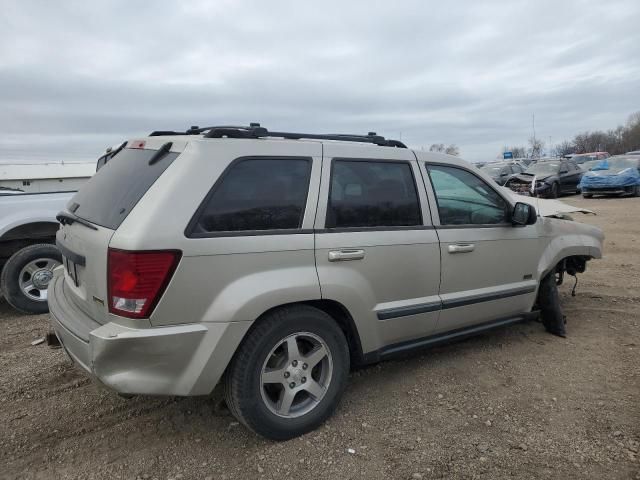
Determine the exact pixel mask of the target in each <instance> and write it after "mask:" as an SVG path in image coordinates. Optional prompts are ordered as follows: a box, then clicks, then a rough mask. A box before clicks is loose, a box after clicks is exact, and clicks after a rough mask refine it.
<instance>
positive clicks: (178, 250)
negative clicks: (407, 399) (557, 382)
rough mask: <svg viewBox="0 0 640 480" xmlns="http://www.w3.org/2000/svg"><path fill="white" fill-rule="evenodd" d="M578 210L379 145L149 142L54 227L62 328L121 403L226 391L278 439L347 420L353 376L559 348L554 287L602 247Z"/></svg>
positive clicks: (226, 136) (457, 165)
mask: <svg viewBox="0 0 640 480" xmlns="http://www.w3.org/2000/svg"><path fill="white" fill-rule="evenodd" d="M211 159H215V161H211ZM578 211H584V210H581V209H576V208H574V207H571V206H569V205H566V204H563V203H561V202H557V201H555V202H553V201H544V200H540V199H536V198H530V197H524V196H520V195H516V194H515V193H513V192H511V191H510V190H508V189H505V188H503V187H500V186H498V185H496V183H495V182H494V181H493V180H492V179H491V177H489V176H488V175H486V174H485V173H483V172H480V171H479V170H478V169H477V168H475V167H473V166H471V165H470V164H469V163H467V162H465V161H464V160H461V159H459V158H457V157H452V156H449V155H444V154H439V153H434V152H422V151H417V150H411V149H409V148H407V147H406V146H405V145H404V144H403V143H402V142H400V141H397V140H391V139H385V138H384V137H382V136H379V135H376V134H374V133H370V134H368V135H323V134H303V133H289V132H272V131H269V130H267V129H266V128H264V127H261V126H260V125H259V124H251V125H249V126H246V127H208V128H197V127H192V128H190V129H189V130H187V131H183V132H165V131H162V132H154V133H153V134H152V135H150V136H149V137H145V138H137V139H134V140H131V141H129V142H128V143H127V144H126V146H125V147H124V148H123V149H122V150H121V151H120V152H119V153H117V154H116V155H113V156H112V157H111V158H110V159H109V160H108V162H107V163H106V164H105V165H104V166H103V167H102V168H100V170H99V171H98V172H97V173H96V174H95V176H94V177H93V178H92V179H91V180H90V181H89V182H88V183H87V184H86V186H85V187H83V188H82V189H81V190H80V191H79V192H78V194H76V195H75V196H74V197H73V198H72V199H71V200H70V201H69V203H68V204H67V206H66V207H65V209H64V210H63V211H62V212H60V214H59V215H58V218H59V219H60V221H61V223H62V225H61V227H60V230H59V231H58V232H57V244H58V246H59V248H60V251H61V252H62V264H63V266H61V267H58V268H56V269H55V271H54V276H53V279H52V281H51V284H50V286H49V306H50V313H51V317H50V318H51V325H52V327H53V330H54V331H55V334H56V336H57V338H58V339H59V341H60V343H62V345H63V346H64V351H65V352H66V353H67V354H68V355H69V357H70V358H71V359H72V360H73V362H74V363H75V364H76V365H77V366H78V367H79V368H81V369H83V370H84V371H85V372H86V373H87V374H89V375H91V376H92V377H94V378H96V379H97V380H98V381H99V382H101V383H102V384H104V385H106V386H107V387H109V388H111V389H112V390H114V391H116V392H118V393H120V394H126V395H133V394H146V395H176V396H194V395H210V394H211V393H212V391H213V389H214V387H215V386H216V385H217V384H219V383H221V384H222V386H223V388H224V392H225V399H226V402H227V405H228V407H229V410H230V411H231V413H232V414H233V415H235V416H236V418H237V419H238V420H239V421H240V422H241V423H242V424H244V425H245V426H247V427H248V428H250V429H252V430H253V431H255V432H257V433H259V434H261V435H263V436H265V437H268V438H271V439H277V440H285V439H288V438H292V437H295V436H298V435H301V434H303V433H305V432H309V431H311V430H313V429H315V428H317V427H318V426H319V425H321V424H322V423H323V422H324V420H326V419H327V418H328V417H329V416H330V415H331V414H332V413H333V412H334V411H335V409H336V407H337V405H338V403H339V400H340V398H341V396H342V394H343V392H344V390H345V388H346V385H347V382H348V378H349V370H350V368H351V367H352V366H355V365H363V364H371V363H375V362H378V361H381V360H385V359H389V358H393V357H396V356H397V355H403V354H406V353H408V352H412V351H416V350H419V349H423V348H426V347H431V346H434V345H438V344H441V343H444V342H448V341H452V340H457V339H460V338H463V337H465V336H468V335H473V334H478V333H481V332H486V331H489V330H491V329H495V328H501V327H505V326H508V325H513V324H515V323H518V322H522V321H526V320H528V319H537V318H540V319H541V321H542V324H543V325H544V327H545V328H546V329H547V330H548V331H549V332H550V333H553V334H555V335H559V336H564V335H565V334H566V330H565V322H564V317H563V314H562V308H561V305H560V301H559V296H558V288H557V286H558V284H559V283H561V282H562V280H563V276H564V275H565V274H569V275H576V274H578V273H580V272H583V271H584V270H585V268H586V265H587V262H588V261H589V260H591V259H594V258H601V256H602V243H603V239H604V236H603V233H602V231H601V230H600V229H599V228H597V227H595V226H591V225H587V224H584V223H579V222H574V221H571V220H570V215H571V214H572V213H575V212H578ZM587 213H588V212H587Z"/></svg>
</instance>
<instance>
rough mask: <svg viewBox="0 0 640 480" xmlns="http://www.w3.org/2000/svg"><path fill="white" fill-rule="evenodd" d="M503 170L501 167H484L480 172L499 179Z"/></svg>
mask: <svg viewBox="0 0 640 480" xmlns="http://www.w3.org/2000/svg"><path fill="white" fill-rule="evenodd" d="M503 168H504V167H503V166H501V165H486V166H484V167H482V168H481V169H480V170H482V171H483V172H485V173H487V174H488V175H490V176H492V177H499V176H500V173H501V172H502V169H503Z"/></svg>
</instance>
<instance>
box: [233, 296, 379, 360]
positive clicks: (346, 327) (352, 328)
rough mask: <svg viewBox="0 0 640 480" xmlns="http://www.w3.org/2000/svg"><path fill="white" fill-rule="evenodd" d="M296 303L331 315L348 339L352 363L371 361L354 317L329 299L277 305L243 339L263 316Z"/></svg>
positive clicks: (246, 333) (245, 335)
mask: <svg viewBox="0 0 640 480" xmlns="http://www.w3.org/2000/svg"><path fill="white" fill-rule="evenodd" d="M295 305H308V306H310V307H314V308H317V309H318V310H321V311H322V312H324V313H326V314H327V315H329V316H330V317H331V318H332V319H333V320H334V321H335V322H336V323H337V324H338V326H339V327H340V329H341V330H342V331H343V333H344V335H345V338H346V339H347V345H348V347H349V355H350V357H351V364H352V365H356V366H357V365H361V364H364V363H370V360H369V359H368V358H367V357H366V356H365V355H364V354H363V351H362V344H361V341H360V335H359V333H358V328H357V326H356V323H355V321H354V320H353V317H352V316H351V314H350V313H349V310H348V309H347V308H346V307H345V306H344V305H342V304H341V303H340V302H337V301H335V300H328V299H311V300H301V301H295V302H290V303H283V304H281V305H275V306H273V307H270V308H269V309H267V310H265V311H264V312H262V313H261V314H260V315H259V316H258V317H257V318H256V319H255V320H254V321H253V322H252V324H251V327H249V328H248V329H247V331H246V332H245V333H244V335H243V337H242V340H241V341H240V343H241V342H243V341H244V339H245V338H246V337H247V335H249V333H250V332H251V331H252V330H253V329H254V328H256V326H257V325H258V324H259V323H260V321H261V319H262V318H265V317H266V316H267V315H268V314H270V313H272V312H273V311H275V310H279V309H281V308H286V307H291V306H295Z"/></svg>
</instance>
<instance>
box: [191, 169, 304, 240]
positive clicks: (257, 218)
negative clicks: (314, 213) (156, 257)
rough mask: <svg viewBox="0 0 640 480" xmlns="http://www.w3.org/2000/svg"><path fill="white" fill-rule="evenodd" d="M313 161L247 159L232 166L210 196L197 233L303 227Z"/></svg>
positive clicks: (196, 229) (196, 228) (197, 227)
mask: <svg viewBox="0 0 640 480" xmlns="http://www.w3.org/2000/svg"><path fill="white" fill-rule="evenodd" d="M310 174H311V160H310V159H294V158H255V159H254V158H248V159H243V160H240V161H238V162H237V163H235V164H232V165H231V166H230V167H229V169H228V170H227V171H226V172H225V173H224V174H223V176H222V177H221V178H220V179H219V180H218V183H217V184H216V185H215V187H214V188H213V190H212V192H211V193H210V194H209V196H208V198H207V200H206V205H205V207H204V209H203V211H202V213H201V214H200V218H199V219H198V222H197V225H196V227H195V232H196V233H206V232H238V231H246V230H282V229H295V228H300V227H301V226H302V218H303V216H304V207H305V204H306V201H307V191H308V188H309V178H310Z"/></svg>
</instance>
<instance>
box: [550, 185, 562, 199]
mask: <svg viewBox="0 0 640 480" xmlns="http://www.w3.org/2000/svg"><path fill="white" fill-rule="evenodd" d="M559 193H560V186H559V185H558V182H553V183H552V184H551V192H550V193H549V197H550V198H558V194H559Z"/></svg>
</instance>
